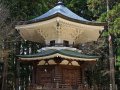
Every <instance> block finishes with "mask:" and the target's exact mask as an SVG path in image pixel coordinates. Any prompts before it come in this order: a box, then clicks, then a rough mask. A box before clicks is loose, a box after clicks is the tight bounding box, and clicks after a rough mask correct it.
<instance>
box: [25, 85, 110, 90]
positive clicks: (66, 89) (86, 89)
mask: <svg viewBox="0 0 120 90" xmlns="http://www.w3.org/2000/svg"><path fill="white" fill-rule="evenodd" d="M27 90H109V87H107V86H101V87H97V86H92V87H90V86H87V85H82V84H81V85H80V86H78V87H77V88H76V89H72V87H71V86H70V85H68V84H60V85H59V87H57V88H56V87H55V86H54V85H53V84H50V83H49V84H46V85H45V86H42V85H30V86H29V87H28V89H27Z"/></svg>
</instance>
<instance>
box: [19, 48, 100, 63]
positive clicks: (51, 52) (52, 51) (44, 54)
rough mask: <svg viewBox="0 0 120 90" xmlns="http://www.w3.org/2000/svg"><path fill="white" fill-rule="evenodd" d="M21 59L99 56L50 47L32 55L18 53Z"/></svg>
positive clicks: (92, 57)
mask: <svg viewBox="0 0 120 90" xmlns="http://www.w3.org/2000/svg"><path fill="white" fill-rule="evenodd" d="M18 57H20V59H21V60H42V59H50V58H54V57H61V58H65V59H74V60H81V61H95V60H96V59H98V58H99V56H91V55H84V54H81V51H80V50H72V49H69V48H65V49H56V48H52V47H50V48H49V49H44V50H43V49H41V50H40V52H38V53H37V54H33V55H18Z"/></svg>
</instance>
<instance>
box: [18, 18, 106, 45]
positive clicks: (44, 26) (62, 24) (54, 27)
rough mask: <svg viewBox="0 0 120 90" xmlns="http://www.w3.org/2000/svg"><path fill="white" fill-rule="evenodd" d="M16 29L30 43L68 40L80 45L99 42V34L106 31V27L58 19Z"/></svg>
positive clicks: (20, 26) (19, 26)
mask: <svg viewBox="0 0 120 90" xmlns="http://www.w3.org/2000/svg"><path fill="white" fill-rule="evenodd" d="M16 29H17V30H19V32H20V35H21V36H22V38H23V39H25V40H29V41H34V42H40V43H42V42H45V43H49V41H51V40H55V41H56V42H57V43H62V41H63V40H67V41H69V43H70V44H73V42H74V44H78V43H85V42H91V41H97V39H98V37H99V36H100V33H99V32H102V30H104V26H95V25H87V24H82V23H77V22H72V21H68V20H66V19H63V18H60V17H56V18H53V19H50V20H46V21H42V22H37V23H32V24H27V25H18V26H16Z"/></svg>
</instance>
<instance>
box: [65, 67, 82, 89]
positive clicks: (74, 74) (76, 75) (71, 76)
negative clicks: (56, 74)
mask: <svg viewBox="0 0 120 90" xmlns="http://www.w3.org/2000/svg"><path fill="white" fill-rule="evenodd" d="M79 80H80V69H79V68H77V69H76V68H64V69H63V83H64V84H68V85H70V86H72V87H73V88H74V87H77V86H78V84H79Z"/></svg>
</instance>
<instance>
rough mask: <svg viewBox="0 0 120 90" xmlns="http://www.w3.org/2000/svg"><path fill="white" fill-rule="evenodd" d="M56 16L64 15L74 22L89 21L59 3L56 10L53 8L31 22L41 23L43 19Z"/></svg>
mask: <svg viewBox="0 0 120 90" xmlns="http://www.w3.org/2000/svg"><path fill="white" fill-rule="evenodd" d="M54 15H62V16H65V17H68V18H71V19H74V20H80V21H88V20H87V19H84V18H83V17H80V16H78V15H77V14H75V13H73V12H72V11H71V10H69V9H68V8H67V7H65V6H64V4H63V3H62V2H58V3H57V4H56V6H55V7H54V8H52V9H51V10H49V11H48V12H46V13H45V14H43V15H41V16H39V17H37V18H34V19H32V20H30V21H29V22H37V21H41V20H43V19H46V18H49V17H51V16H54ZM88 22H89V21H88Z"/></svg>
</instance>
